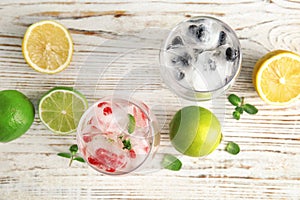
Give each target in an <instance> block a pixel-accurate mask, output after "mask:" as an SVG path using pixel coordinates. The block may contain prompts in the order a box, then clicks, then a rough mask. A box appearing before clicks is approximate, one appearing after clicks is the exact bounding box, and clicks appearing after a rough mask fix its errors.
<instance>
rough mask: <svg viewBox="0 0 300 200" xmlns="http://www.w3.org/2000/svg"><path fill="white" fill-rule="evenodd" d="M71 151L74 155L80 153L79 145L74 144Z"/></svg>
mask: <svg viewBox="0 0 300 200" xmlns="http://www.w3.org/2000/svg"><path fill="white" fill-rule="evenodd" d="M69 151H70V152H71V154H72V155H75V154H76V153H77V151H78V146H77V144H73V145H71V146H70V148H69Z"/></svg>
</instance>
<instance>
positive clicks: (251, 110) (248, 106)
mask: <svg viewBox="0 0 300 200" xmlns="http://www.w3.org/2000/svg"><path fill="white" fill-rule="evenodd" d="M243 109H244V110H245V112H246V113H248V114H251V115H254V114H256V113H257V112H258V109H257V108H256V107H255V106H253V105H251V104H248V103H246V104H245V105H243Z"/></svg>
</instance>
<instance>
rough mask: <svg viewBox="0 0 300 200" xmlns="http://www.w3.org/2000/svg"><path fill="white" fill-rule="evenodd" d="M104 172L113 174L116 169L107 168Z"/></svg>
mask: <svg viewBox="0 0 300 200" xmlns="http://www.w3.org/2000/svg"><path fill="white" fill-rule="evenodd" d="M105 171H107V172H115V171H116V169H114V168H111V167H109V168H107V169H106V170H105Z"/></svg>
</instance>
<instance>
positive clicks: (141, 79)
mask: <svg viewBox="0 0 300 200" xmlns="http://www.w3.org/2000/svg"><path fill="white" fill-rule="evenodd" d="M197 15H210V16H215V17H217V18H220V19H221V20H223V21H225V22H227V23H228V24H229V25H230V26H231V27H232V28H233V29H235V30H236V33H237V35H238V37H239V38H240V41H241V44H242V52H243V62H242V66H243V68H242V72H241V74H240V76H239V78H238V80H237V82H236V84H235V85H234V86H233V87H232V88H231V89H230V90H229V91H228V92H227V94H229V93H236V94H239V95H241V96H245V97H246V99H247V100H248V101H249V103H252V104H254V105H256V106H257V107H258V109H259V113H258V114H257V115H256V116H250V115H243V116H242V119H241V120H240V121H236V120H234V119H232V118H231V112H232V109H233V108H232V107H231V106H230V105H229V104H228V103H227V102H226V99H225V98H226V96H225V95H224V96H222V97H219V98H217V99H216V100H213V101H210V102H205V103H199V104H200V105H203V106H205V107H207V108H210V109H212V110H213V111H214V112H215V113H216V114H217V115H218V116H219V117H220V119H221V121H222V125H223V135H224V138H223V142H222V143H221V145H220V146H219V148H218V149H217V150H216V151H215V152H214V153H212V154H211V155H209V156H207V157H205V158H189V157H183V156H180V158H181V160H182V161H183V163H184V166H183V168H182V170H181V171H179V172H171V171H167V170H154V171H153V172H149V173H139V174H133V175H127V176H121V177H114V176H112V177H111V176H105V175H102V174H99V173H97V172H95V171H93V170H92V169H91V168H89V167H88V166H86V165H83V164H81V163H74V165H73V166H72V167H71V168H68V167H67V160H64V159H63V158H59V157H58V156H56V153H58V152H62V151H66V150H67V149H68V146H69V145H70V144H73V143H74V142H75V134H73V135H68V136H57V135H54V134H52V133H51V132H50V131H48V130H47V129H46V128H45V127H44V126H43V125H42V124H41V122H40V120H39V118H38V116H37V115H36V118H35V121H34V124H33V125H32V127H31V129H30V130H29V131H28V132H27V133H26V134H25V135H23V136H22V137H21V138H19V139H17V140H15V141H13V142H10V143H7V144H0V199H1V200H2V199H3V200H8V199H14V200H15V199H29V200H33V199H108V198H111V199H230V200H232V199H289V200H290V199H294V200H296V199H300V114H299V112H300V109H299V106H300V104H299V101H298V102H297V103H295V104H293V105H291V106H288V107H274V106H269V105H267V104H265V103H264V102H262V101H261V100H260V98H259V97H258V95H257V94H256V92H255V91H254V88H253V86H252V83H251V74H252V69H253V66H254V64H255V62H256V61H257V59H258V58H259V57H261V56H262V55H263V54H265V53H266V52H268V51H271V50H274V49H289V50H292V51H295V52H298V53H300V1H298V0H289V1H288V0H286V1H284V0H270V1H266V0H265V1H259V0H230V1H223V0H219V1H184V0H174V1H155V0H154V1H139V0H132V1H110V0H104V1H96V0H90V1H79V0H77V1H74V0H67V1H54V0H53V1H50V0H41V1H37V0H26V1H25V0H18V1H8V0H4V1H1V2H0V27H1V28H0V89H1V90H3V89H18V90H20V91H22V92H23V93H25V94H26V95H28V96H29V97H30V99H31V100H32V101H33V102H34V103H35V105H36V104H37V101H38V99H39V98H40V97H41V95H42V94H43V93H44V92H46V91H47V90H49V89H50V88H52V87H54V86H58V85H59V86H61V85H63V86H72V87H75V88H77V89H79V90H80V91H82V92H83V93H84V94H85V95H86V96H87V98H88V100H89V103H92V102H93V101H94V100H96V99H97V98H100V97H102V96H105V95H111V94H114V93H116V92H120V93H125V94H127V95H128V94H129V95H131V96H134V97H135V98H138V99H142V100H144V101H145V102H146V103H147V104H149V105H150V107H151V108H152V109H153V110H154V113H155V114H156V115H157V118H158V119H159V121H160V126H161V133H162V141H161V147H160V151H161V152H169V151H173V149H172V147H171V145H170V143H169V140H168V135H167V131H168V129H167V127H168V123H169V120H170V118H171V115H172V114H174V113H175V111H176V110H177V109H178V108H180V107H182V106H184V105H191V104H194V103H193V102H187V101H183V100H181V99H179V98H178V97H176V96H175V95H174V94H172V93H171V92H170V91H169V90H168V89H167V87H166V86H165V84H164V83H163V82H162V80H161V79H160V75H159V69H158V67H159V65H158V53H159V47H160V45H161V42H162V40H163V38H164V36H165V34H167V31H168V30H170V29H171V28H172V27H173V26H175V25H176V24H177V23H179V22H180V21H182V20H184V19H187V18H188V17H191V16H197ZM43 19H54V20H56V21H58V22H60V23H62V24H64V25H65V26H66V27H67V28H68V29H69V30H70V32H71V34H72V37H73V40H74V44H75V48H74V57H73V61H72V63H71V65H70V67H69V68H68V69H66V70H65V71H63V72H61V73H59V74H56V75H51V76H50V75H43V74H40V73H38V72H35V71H34V70H32V69H31V68H30V67H28V66H27V64H26V63H25V61H24V59H23V57H22V52H21V42H22V37H23V34H24V33H25V31H26V28H27V27H28V26H29V25H30V24H32V23H34V22H36V21H39V20H43ZM228 141H235V142H237V143H238V144H239V145H240V147H241V153H240V154H238V155H237V156H232V155H230V154H228V153H226V152H224V151H223V149H224V147H225V144H226V143H227V142H228Z"/></svg>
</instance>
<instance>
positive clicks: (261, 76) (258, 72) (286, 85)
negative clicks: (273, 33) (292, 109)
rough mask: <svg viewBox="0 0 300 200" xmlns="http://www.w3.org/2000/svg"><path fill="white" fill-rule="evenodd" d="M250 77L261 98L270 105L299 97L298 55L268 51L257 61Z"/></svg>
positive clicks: (289, 52)
mask: <svg viewBox="0 0 300 200" xmlns="http://www.w3.org/2000/svg"><path fill="white" fill-rule="evenodd" d="M252 78H253V85H254V87H255V89H256V91H257V93H258V95H259V96H260V97H261V99H262V100H264V101H265V102H267V103H268V104H271V105H287V104H290V103H292V102H294V101H296V100H297V99H299V97H300V55H298V54H296V53H294V52H291V51H285V50H276V51H272V52H269V53H268V54H266V55H265V56H264V57H262V58H261V59H259V60H258V61H257V63H256V65H255V67H254V71H253V77H252Z"/></svg>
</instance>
